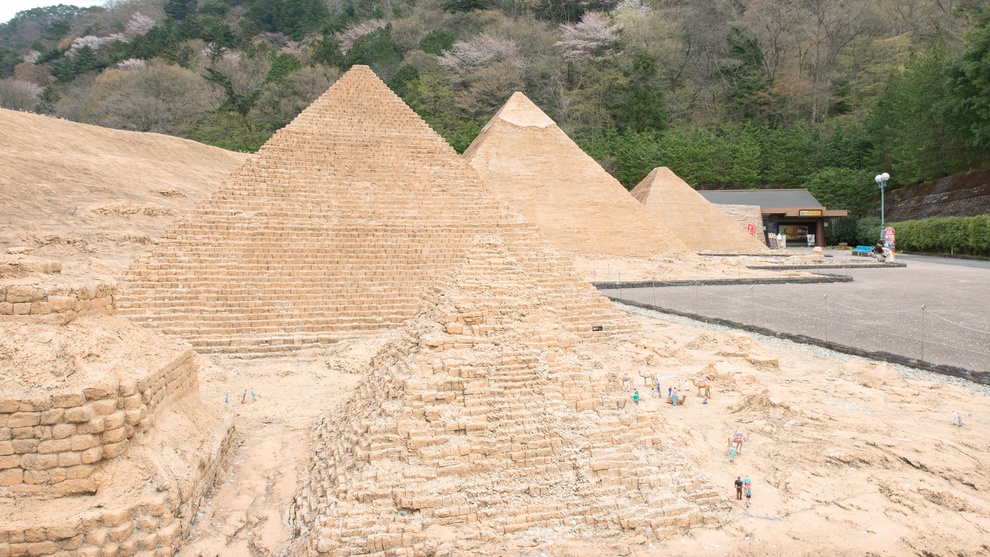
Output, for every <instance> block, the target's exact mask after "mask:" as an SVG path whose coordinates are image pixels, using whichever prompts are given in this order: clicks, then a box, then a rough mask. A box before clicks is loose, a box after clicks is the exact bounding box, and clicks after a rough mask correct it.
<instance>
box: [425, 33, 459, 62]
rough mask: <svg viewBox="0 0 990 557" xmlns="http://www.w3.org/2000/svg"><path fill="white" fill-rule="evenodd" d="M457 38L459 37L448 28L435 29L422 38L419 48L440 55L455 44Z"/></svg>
mask: <svg viewBox="0 0 990 557" xmlns="http://www.w3.org/2000/svg"><path fill="white" fill-rule="evenodd" d="M456 39H457V37H455V36H454V34H453V33H451V32H450V31H447V30H446V29H434V30H432V31H430V32H429V33H427V34H426V35H424V36H423V38H422V39H420V41H419V49H420V50H422V51H423V52H429V53H430V54H436V55H437V56H440V55H441V54H442V53H443V51H445V50H450V49H451V47H453V46H454V41H455V40H456Z"/></svg>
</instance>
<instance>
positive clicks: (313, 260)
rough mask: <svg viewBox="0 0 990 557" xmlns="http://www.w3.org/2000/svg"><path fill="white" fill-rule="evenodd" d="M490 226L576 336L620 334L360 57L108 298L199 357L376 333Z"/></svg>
mask: <svg viewBox="0 0 990 557" xmlns="http://www.w3.org/2000/svg"><path fill="white" fill-rule="evenodd" d="M488 233H497V234H498V235H500V236H501V237H502V238H503V239H504V241H505V242H506V245H507V246H510V248H511V249H512V250H513V251H514V252H515V253H518V254H525V255H520V257H521V258H522V260H523V264H524V265H525V266H526V267H527V269H528V270H529V271H530V272H532V273H533V274H534V276H536V277H539V280H541V281H543V283H544V284H545V285H550V284H552V285H553V288H547V290H546V291H547V295H548V296H550V297H551V298H552V299H553V300H555V301H556V302H559V307H560V308H561V310H562V311H564V312H566V316H565V317H564V321H565V323H566V324H567V326H568V327H569V329H570V330H572V331H574V332H576V333H579V334H581V335H583V336H585V337H592V336H598V337H605V336H609V335H612V334H615V333H617V332H622V331H624V330H626V328H627V325H628V321H626V320H625V319H624V318H623V315H622V314H621V312H618V311H617V310H615V309H614V308H613V307H612V306H611V304H610V303H609V302H608V301H607V300H606V299H605V298H603V297H602V296H600V295H598V294H597V292H596V291H595V290H594V289H593V288H592V287H591V286H590V285H588V284H586V283H584V282H582V281H581V280H580V279H579V278H578V277H577V275H576V273H575V272H574V271H573V269H572V268H571V267H570V261H569V260H568V259H567V257H566V256H565V255H563V254H561V253H559V252H556V251H555V250H552V249H550V245H549V244H548V243H547V242H546V241H545V240H544V239H542V237H541V236H540V235H539V233H538V232H537V230H536V229H535V227H534V226H533V225H532V224H529V223H527V222H526V221H524V220H523V218H522V217H521V216H520V215H519V214H518V213H515V212H513V211H512V210H510V209H509V207H508V206H507V205H506V204H505V203H504V202H502V201H500V200H499V199H498V198H497V197H496V196H495V195H494V194H492V193H491V192H490V190H488V189H487V188H486V187H484V186H483V185H482V184H481V183H480V182H479V180H478V177H477V174H476V173H475V172H474V171H473V170H472V169H471V167H470V166H469V165H468V164H467V163H466V162H464V161H463V160H462V159H461V158H460V157H459V156H458V155H457V153H456V152H455V151H454V150H453V149H452V148H451V147H450V146H449V145H448V144H447V143H446V142H445V141H444V140H443V139H442V138H441V137H440V136H439V135H437V134H436V133H435V132H434V131H433V130H431V129H430V127H429V126H427V125H426V123H425V122H423V120H422V119H420V118H419V116H417V115H416V113H415V112H413V111H412V110H411V109H410V108H409V107H407V106H406V105H405V104H404V103H403V102H402V100H401V99H399V97H397V96H396V95H395V94H394V93H392V91H390V90H389V89H388V87H386V86H385V84H384V83H382V82H381V80H379V79H378V78H377V77H376V76H375V75H374V73H373V72H372V71H371V70H370V69H369V68H368V67H366V66H355V67H354V68H353V69H351V70H350V71H348V72H347V73H346V74H345V75H344V76H342V77H341V78H340V79H339V80H338V81H337V83H335V84H334V85H333V86H332V87H331V88H330V89H329V90H328V91H327V92H326V93H325V94H324V95H323V96H321V97H320V98H319V99H317V100H316V101H315V102H314V103H313V104H312V105H311V106H310V107H308V108H307V109H306V110H304V111H303V112H302V113H301V114H300V115H299V116H298V117H297V118H296V119H295V120H294V121H293V122H292V123H291V124H289V125H288V126H286V127H285V128H284V129H282V130H280V131H279V132H278V133H276V134H275V135H274V136H273V137H272V138H271V139H270V140H269V141H268V143H266V144H265V145H264V146H263V147H262V148H261V149H260V150H259V151H258V153H257V155H256V156H255V157H253V158H252V159H249V160H248V162H246V163H245V164H244V166H243V167H241V168H240V169H239V170H237V171H235V172H234V173H233V174H232V175H231V176H230V178H229V179H228V180H227V181H226V182H225V183H224V185H223V186H221V188H220V189H219V190H218V191H217V192H216V193H215V194H214V195H213V196H212V197H211V198H210V199H209V200H207V201H206V202H204V203H203V204H201V205H200V206H198V207H197V209H196V210H195V212H194V213H193V214H192V216H191V217H190V218H188V219H186V220H184V221H183V222H180V223H178V224H177V225H176V226H175V228H174V229H173V230H171V231H170V232H168V233H167V234H165V235H164V241H163V242H162V244H161V245H159V246H158V247H157V248H156V249H155V250H154V251H153V252H152V253H151V254H150V255H149V256H147V257H145V258H144V259H142V260H141V261H139V262H137V263H136V264H135V265H134V266H133V267H132V268H131V269H130V270H129V271H128V273H127V276H126V277H125V280H124V281H123V284H122V287H121V293H120V298H119V302H118V306H119V308H120V311H121V312H122V313H124V314H126V315H128V316H130V317H132V318H133V319H135V320H137V321H139V322H142V323H149V324H152V325H154V326H156V327H159V328H160V329H162V330H164V331H166V332H168V333H171V334H175V335H179V336H181V337H182V338H184V339H186V340H188V341H189V342H190V343H192V344H193V345H194V346H195V347H196V349H197V350H199V351H204V352H226V353H231V354H244V355H257V354H264V353H270V352H283V351H287V350H290V349H295V348H299V347H302V346H309V345H320V344H326V343H331V342H334V341H336V340H339V339H340V338H345V337H354V336H359V335H374V334H379V333H381V332H382V331H384V330H387V329H390V328H394V327H397V326H399V325H400V324H401V323H402V322H403V321H405V320H406V319H408V318H410V317H412V316H413V315H414V313H415V311H416V309H417V308H418V306H419V299H420V295H421V292H422V289H423V288H425V287H426V286H428V285H429V284H431V283H432V281H433V280H434V279H435V277H436V276H437V274H438V273H439V272H440V271H442V270H443V269H446V268H448V267H449V266H450V265H452V264H454V263H456V261H457V260H458V259H459V258H461V257H463V254H464V253H465V251H464V250H465V248H466V246H467V245H468V242H469V241H470V239H471V238H472V237H474V236H476V235H478V234H488Z"/></svg>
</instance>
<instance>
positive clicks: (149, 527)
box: [0, 401, 235, 557]
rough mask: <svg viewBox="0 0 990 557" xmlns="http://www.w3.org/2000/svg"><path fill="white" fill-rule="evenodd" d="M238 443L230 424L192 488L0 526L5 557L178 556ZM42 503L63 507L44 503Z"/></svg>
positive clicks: (149, 492) (132, 493)
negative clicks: (25, 556) (235, 444)
mask: <svg viewBox="0 0 990 557" xmlns="http://www.w3.org/2000/svg"><path fill="white" fill-rule="evenodd" d="M197 403H201V401H198V402H197ZM234 439H235V435H234V430H233V422H228V429H227V430H226V431H225V432H223V437H222V439H220V440H219V442H218V444H217V445H216V446H214V447H211V448H217V449H218V450H215V451H211V452H210V453H209V454H208V455H204V456H206V458H204V460H205V462H204V463H203V472H202V473H201V474H200V475H199V476H198V478H197V481H195V482H194V483H193V484H192V485H189V486H188V489H161V487H162V486H150V487H149V486H146V485H144V486H139V487H138V488H137V489H127V490H125V491H126V498H124V497H116V498H113V499H111V500H109V501H104V502H103V503H101V504H98V505H91V506H90V507H89V508H88V509H87V510H85V511H83V512H80V513H78V514H71V515H70V516H68V517H67V518H61V519H58V520H53V519H49V520H42V521H40V522H39V523H36V524H34V525H32V526H31V527H28V528H25V527H23V526H22V525H21V526H18V525H5V524H0V557H12V556H15V555H18V556H20V555H31V556H35V555H38V556H44V555H60V556H67V555H72V556H79V557H101V556H111V555H112V556H127V555H147V556H156V557H167V556H171V555H174V554H175V553H177V552H178V550H179V547H180V545H181V541H182V538H183V536H184V535H185V533H186V532H187V531H188V529H189V528H190V526H191V524H192V520H193V518H194V517H195V514H196V509H197V508H199V505H200V504H201V503H202V500H203V497H204V496H205V494H206V493H207V492H208V491H209V490H210V488H211V487H212V486H213V485H215V484H216V481H217V476H218V474H219V473H220V471H221V470H222V469H223V465H224V463H225V461H226V456H227V455H229V454H230V446H231V444H232V443H233V440H234ZM143 483H144V482H142V484H143ZM141 487H144V488H145V489H146V490H145V491H142V490H141ZM43 504H55V505H58V504H59V503H58V501H57V500H54V501H47V502H41V503H39V505H43ZM46 518H47V517H46Z"/></svg>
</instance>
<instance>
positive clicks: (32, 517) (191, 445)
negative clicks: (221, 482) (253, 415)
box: [0, 254, 236, 555]
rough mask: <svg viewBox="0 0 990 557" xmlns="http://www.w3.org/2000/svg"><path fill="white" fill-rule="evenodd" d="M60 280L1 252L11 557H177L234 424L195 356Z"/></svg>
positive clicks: (100, 290)
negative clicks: (210, 394) (202, 378)
mask: <svg viewBox="0 0 990 557" xmlns="http://www.w3.org/2000/svg"><path fill="white" fill-rule="evenodd" d="M61 269H62V265H61V263H60V262H58V261H52V260H47V259H42V258H38V257H34V256H30V255H24V254H16V255H14V254H0V299H6V300H7V301H6V302H3V303H0V370H2V372H0V376H2V378H3V380H0V501H2V502H3V503H2V504H0V555H31V554H34V555H107V554H111V553H112V554H115V555H120V554H121V553H125V552H126V553H127V554H130V555H174V554H175V553H176V552H177V551H178V549H179V547H180V545H181V542H182V539H183V536H184V535H186V534H188V532H189V531H190V528H191V527H192V523H193V520H194V519H195V517H196V511H197V508H198V505H199V504H200V502H201V501H202V500H203V498H204V497H205V496H206V494H207V492H208V491H209V490H210V489H211V487H212V486H213V485H214V482H215V481H216V480H217V478H218V476H222V475H223V474H222V471H223V466H224V463H225V462H226V460H227V456H228V450H229V448H230V446H231V443H232V442H233V441H234V440H235V438H236V436H235V435H234V429H233V428H234V422H233V413H232V412H230V411H229V410H226V409H223V408H221V405H220V404H218V403H216V402H213V401H209V400H207V399H206V398H205V397H203V396H201V395H200V392H199V365H200V357H199V356H198V355H197V354H196V353H195V352H193V350H192V349H191V348H190V347H189V345H188V344H185V343H179V342H176V341H175V339H170V338H166V337H165V336H164V335H162V334H160V333H156V332H154V331H151V330H148V329H146V328H144V327H140V326H138V325H135V324H134V323H133V322H132V321H130V320H128V319H126V318H123V317H121V316H119V315H115V313H116V312H115V311H114V307H113V306H114V303H113V300H114V297H115V295H116V287H115V285H114V283H113V282H110V281H102V280H91V279H88V278H83V277H79V276H71V275H70V276H62V275H61ZM118 548H119V549H120V553H118ZM135 548H137V549H135Z"/></svg>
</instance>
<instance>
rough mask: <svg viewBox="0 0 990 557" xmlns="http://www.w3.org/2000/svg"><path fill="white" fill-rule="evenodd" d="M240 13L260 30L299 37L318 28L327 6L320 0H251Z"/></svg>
mask: <svg viewBox="0 0 990 557" xmlns="http://www.w3.org/2000/svg"><path fill="white" fill-rule="evenodd" d="M244 17H245V18H246V19H247V20H248V21H250V22H252V23H254V24H255V25H256V26H257V28H258V29H260V30H262V31H268V32H271V33H285V34H286V35H288V36H289V37H292V38H293V39H295V40H302V39H303V38H304V37H305V36H306V35H307V34H308V33H310V32H312V31H315V30H317V29H319V28H320V26H321V25H322V22H323V20H324V19H327V18H328V17H330V10H329V9H328V8H327V5H326V3H325V2H324V1H323V0H253V1H252V2H251V4H250V6H249V7H248V10H247V12H246V13H245V14H244Z"/></svg>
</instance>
